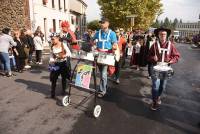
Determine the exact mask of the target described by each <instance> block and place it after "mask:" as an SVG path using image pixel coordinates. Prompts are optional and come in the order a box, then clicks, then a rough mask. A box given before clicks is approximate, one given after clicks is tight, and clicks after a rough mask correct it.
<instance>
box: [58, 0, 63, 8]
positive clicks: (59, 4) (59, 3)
mask: <svg viewBox="0 0 200 134" xmlns="http://www.w3.org/2000/svg"><path fill="white" fill-rule="evenodd" d="M58 6H59V10H61V9H62V6H61V2H60V0H58Z"/></svg>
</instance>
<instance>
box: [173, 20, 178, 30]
mask: <svg viewBox="0 0 200 134" xmlns="http://www.w3.org/2000/svg"><path fill="white" fill-rule="evenodd" d="M177 24H178V19H177V18H175V19H174V22H173V29H175V28H176V25H177Z"/></svg>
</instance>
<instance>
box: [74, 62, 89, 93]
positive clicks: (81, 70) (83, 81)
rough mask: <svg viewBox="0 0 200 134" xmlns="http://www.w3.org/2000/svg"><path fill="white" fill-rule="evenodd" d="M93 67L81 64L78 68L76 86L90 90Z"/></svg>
mask: <svg viewBox="0 0 200 134" xmlns="http://www.w3.org/2000/svg"><path fill="white" fill-rule="evenodd" d="M92 68H93V66H89V65H82V64H79V65H78V67H77V74H76V80H75V85H76V86H79V87H83V88H87V89H89V86H90V79H91V73H92Z"/></svg>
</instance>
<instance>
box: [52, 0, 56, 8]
mask: <svg viewBox="0 0 200 134" xmlns="http://www.w3.org/2000/svg"><path fill="white" fill-rule="evenodd" d="M52 8H55V1H54V0H52Z"/></svg>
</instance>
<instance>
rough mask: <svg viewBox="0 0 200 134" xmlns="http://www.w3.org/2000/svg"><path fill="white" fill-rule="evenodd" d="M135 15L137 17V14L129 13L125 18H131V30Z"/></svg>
mask: <svg viewBox="0 0 200 134" xmlns="http://www.w3.org/2000/svg"><path fill="white" fill-rule="evenodd" d="M135 17H137V15H135V14H133V15H129V16H126V18H128V19H129V18H130V19H131V22H130V23H131V30H132V28H133V26H134V25H135Z"/></svg>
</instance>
